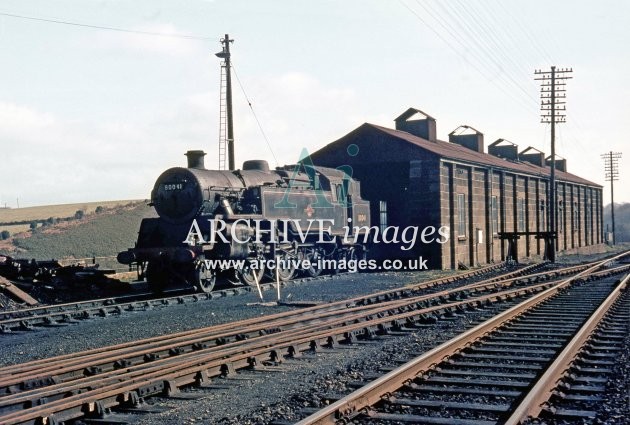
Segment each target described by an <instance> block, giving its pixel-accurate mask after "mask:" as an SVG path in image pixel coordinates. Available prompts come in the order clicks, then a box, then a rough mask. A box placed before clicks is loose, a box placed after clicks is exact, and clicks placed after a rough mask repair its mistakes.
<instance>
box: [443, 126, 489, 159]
mask: <svg viewBox="0 0 630 425" xmlns="http://www.w3.org/2000/svg"><path fill="white" fill-rule="evenodd" d="M448 141H449V142H451V143H455V144H457V145H460V146H463V147H465V148H468V149H470V150H473V151H475V152H480V153H483V133H482V132H480V131H479V130H476V129H474V128H472V127H471V126H469V125H460V126H459V127H457V128H456V129H455V130H453V131H451V132H450V133H449V135H448Z"/></svg>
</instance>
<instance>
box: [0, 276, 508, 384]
mask: <svg viewBox="0 0 630 425" xmlns="http://www.w3.org/2000/svg"><path fill="white" fill-rule="evenodd" d="M516 283H518V281H515V280H513V279H508V280H507V281H505V282H492V283H473V284H470V285H465V286H463V287H459V288H456V289H451V290H447V291H440V292H436V293H430V294H426V295H419V296H415V297H410V298H403V299H397V300H392V301H387V302H386V301H382V302H381V303H379V304H366V305H363V304H361V305H357V306H356V307H349V308H348V307H346V306H343V305H340V307H342V309H340V310H339V309H338V310H335V309H329V308H320V309H316V310H311V311H310V312H309V314H310V315H307V314H306V313H304V312H303V311H298V312H293V314H291V315H287V314H282V315H283V317H282V318H279V319H276V320H266V321H265V323H264V324H263V325H261V324H260V320H259V319H258V318H257V319H250V320H249V321H248V322H250V323H251V322H252V321H253V324H252V325H249V326H244V322H236V323H232V324H227V325H223V326H219V327H215V326H213V327H209V328H202V329H199V330H196V331H186V332H184V333H183V335H182V336H181V337H177V338H172V336H168V337H165V338H163V339H160V340H158V341H157V343H151V344H148V345H147V344H143V341H137V342H135V343H132V344H123V345H124V347H118V346H113V347H109V350H107V351H101V352H99V353H97V354H96V355H94V356H92V355H91V356H84V355H82V354H81V353H78V354H75V355H74V356H70V357H69V356H68V355H66V356H61V357H57V358H49V359H44V360H38V361H35V362H30V363H25V364H22V365H17V367H15V366H11V367H5V368H2V369H0V388H6V387H8V386H11V385H16V384H19V383H20V382H22V381H21V379H23V378H25V377H27V378H28V379H30V380H33V379H40V380H42V381H43V380H45V379H48V378H49V377H50V373H54V374H55V376H56V377H57V378H58V379H61V376H62V375H63V374H66V373H70V374H72V375H76V373H74V372H76V370H77V369H76V367H78V368H79V369H81V370H83V369H85V368H90V367H92V368H94V367H101V368H102V366H103V363H104V362H105V361H107V362H110V363H113V362H114V361H116V360H119V359H120V358H121V357H125V356H127V357H126V359H127V360H129V361H130V362H131V360H130V359H129V356H128V355H129V354H131V355H133V357H135V358H138V357H141V356H144V355H151V354H156V353H157V350H158V349H159V352H160V353H164V352H167V351H168V350H170V349H178V348H181V347H182V344H184V343H185V344H186V345H192V344H199V343H207V342H208V341H209V340H215V339H219V338H222V339H226V338H229V337H234V336H235V335H248V334H249V335H256V334H258V333H260V332H263V331H265V333H266V332H267V331H269V330H276V329H281V328H286V327H288V326H291V325H296V324H297V325H300V326H304V324H305V322H308V321H309V320H317V321H321V320H323V319H326V318H328V317H334V318H335V320H336V321H339V320H358V319H359V318H360V317H361V316H363V315H373V314H379V313H382V312H384V311H387V310H391V309H395V308H401V307H408V306H409V305H414V304H418V303H421V302H427V301H435V300H442V301H443V300H444V299H446V297H447V296H452V295H454V294H457V293H460V292H461V293H464V294H465V296H466V297H470V296H471V295H472V293H473V292H483V291H497V290H499V288H500V287H501V286H504V287H507V286H511V285H515V284H516ZM468 301H472V299H468ZM317 310H320V311H321V312H320V313H319V314H317V315H315V313H317ZM351 314H352V315H353V316H350V317H345V316H348V315H351ZM287 316H288V317H287ZM218 330H221V332H217V331H218ZM230 331H231V332H230ZM235 333H236V334H235ZM176 335H177V336H179V335H178V334H176ZM191 336H192V337H194V339H189V338H190V337H191ZM151 342H153V341H151ZM165 344H166V345H165ZM141 347H144V349H143V350H142V351H138V349H139V348H141ZM67 360H70V361H69V362H68V361H67ZM42 365H43V367H40V366H42ZM72 365H77V366H76V367H75V368H73V367H72ZM34 370H36V371H37V372H38V373H39V375H37V376H34V375H33V374H32V373H33V371H34Z"/></svg>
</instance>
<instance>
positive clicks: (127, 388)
mask: <svg viewBox="0 0 630 425" xmlns="http://www.w3.org/2000/svg"><path fill="white" fill-rule="evenodd" d="M550 285H553V284H552V283H545V284H540V285H536V286H550ZM522 292H526V290H525V289H522V288H519V289H516V290H513V291H505V293H498V294H490V295H486V296H484V297H482V298H481V300H480V301H483V300H486V299H490V298H494V299H501V297H504V296H506V295H509V294H511V293H522ZM469 303H471V301H462V302H458V303H452V304H451V305H449V307H455V306H457V305H465V304H469ZM441 309H444V306H435V307H431V308H428V309H426V310H424V311H423V312H430V311H438V310H441ZM419 314H421V312H420V311H417V312H405V313H403V314H402V315H400V316H397V317H398V318H401V317H402V318H407V317H411V316H413V315H419ZM395 318H396V317H385V318H380V319H377V320H376V321H377V322H380V323H383V322H387V321H391V320H393V319H395ZM365 326H366V324H365V323H352V324H346V325H345V327H343V328H341V329H338V330H337V331H336V333H337V334H343V333H348V332H352V331H356V330H360V329H364V328H365ZM313 327H314V328H315V329H318V333H315V334H310V335H303V336H302V337H301V339H298V340H296V339H295V338H294V337H295V335H283V338H282V339H279V340H274V341H273V342H272V343H271V342H268V341H261V344H260V345H259V346H258V347H256V348H255V347H247V348H246V350H245V352H243V347H242V344H241V346H239V344H237V343H234V344H233V345H234V350H235V352H234V353H233V355H232V356H229V353H228V352H226V351H225V350H227V349H231V348H232V347H226V346H224V347H225V350H224V351H221V352H212V353H209V354H203V353H201V352H199V353H193V355H192V356H186V354H182V355H180V356H176V357H173V358H171V359H169V360H171V361H173V362H177V364H174V365H164V364H160V361H159V360H157V361H155V362H151V363H148V364H146V365H145V368H144V369H142V370H136V371H133V372H132V373H130V374H129V375H131V376H125V375H126V374H127V373H126V372H125V373H122V374H121V375H120V376H117V377H112V379H111V382H108V380H104V379H103V378H102V377H93V378H97V379H98V381H97V382H94V383H93V386H98V385H100V384H103V387H101V388H94V389H91V390H88V391H86V392H80V391H76V390H77V388H74V387H72V386H65V387H64V391H66V392H68V393H70V394H73V393H74V394H76V395H72V396H70V397H68V398H63V399H60V400H55V401H50V402H49V403H46V404H43V405H41V406H33V407H32V408H31V409H28V411H24V412H15V413H9V414H7V415H5V416H2V417H0V420H1V421H2V422H3V423H7V424H12V423H21V422H25V421H29V420H36V419H38V418H42V417H44V418H45V417H47V415H48V416H50V415H54V414H56V413H59V410H60V409H63V410H70V409H75V411H74V413H69V414H70V415H75V416H70V417H77V416H76V415H78V414H79V412H80V411H81V409H83V410H86V409H87V410H88V411H94V410H95V409H97V403H102V402H104V400H106V399H108V398H110V397H113V399H111V400H109V403H112V405H113V404H118V403H119V402H120V401H121V400H122V401H125V400H129V399H130V397H131V398H132V396H131V395H130V394H129V393H130V392H132V391H137V390H139V388H143V387H149V388H159V389H160V390H159V391H161V390H162V388H164V387H166V386H168V387H170V388H171V389H172V388H174V387H176V386H178V385H182V384H188V383H193V382H195V380H196V379H197V378H195V376H197V375H198V374H199V373H201V372H204V371H205V372H206V373H209V371H210V370H212V369H214V371H213V373H215V374H216V373H218V372H220V370H221V369H222V368H225V366H226V363H230V364H232V365H235V364H236V363H239V362H240V364H241V365H247V364H248V363H249V362H248V361H249V360H250V359H252V358H256V357H257V356H263V355H269V354H272V352H278V351H280V350H284V349H290V348H292V347H296V346H300V345H305V346H306V347H309V346H312V342H313V341H314V340H326V339H327V338H328V337H330V336H331V335H333V334H335V332H334V331H331V330H330V329H327V328H328V327H329V326H328V325H327V324H320V325H314V326H313ZM296 332H297V333H299V332H303V330H297V331H296ZM261 338H263V337H261ZM187 354H190V353H187ZM226 356H228V357H227V358H226ZM187 357H192V358H187ZM129 369H133V368H129ZM123 372H124V371H123ZM123 378H124V379H123ZM159 391H158V392H159ZM86 406H87V407H86ZM79 416H80V415H79Z"/></svg>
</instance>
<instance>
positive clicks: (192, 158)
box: [185, 150, 206, 170]
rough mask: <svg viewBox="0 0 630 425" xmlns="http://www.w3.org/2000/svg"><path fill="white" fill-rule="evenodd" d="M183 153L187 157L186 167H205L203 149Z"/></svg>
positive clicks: (201, 168)
mask: <svg viewBox="0 0 630 425" xmlns="http://www.w3.org/2000/svg"><path fill="white" fill-rule="evenodd" d="M185 155H186V157H187V158H188V168H198V169H200V170H204V169H205V168H206V167H205V165H204V163H203V157H204V156H206V153H205V152H204V151H201V150H194V151H188V152H186V153H185Z"/></svg>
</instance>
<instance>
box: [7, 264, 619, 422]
mask: <svg viewBox="0 0 630 425" xmlns="http://www.w3.org/2000/svg"><path fill="white" fill-rule="evenodd" d="M592 259H594V256H588V257H587V256H582V257H580V258H575V257H563V258H562V259H561V261H562V262H566V263H569V262H571V263H575V262H580V261H587V260H592ZM447 273H448V274H450V273H452V272H443V271H428V272H420V273H375V274H345V275H339V276H334V277H326V278H319V279H315V280H311V281H308V282H302V283H301V282H296V283H291V284H289V285H288V286H287V287H285V288H283V289H282V296H283V299H284V300H290V301H323V302H326V301H332V300H337V299H343V298H348V297H352V296H355V295H360V294H367V293H371V292H375V291H378V290H383V289H390V288H394V287H399V286H401V285H404V284H409V283H415V282H419V281H423V280H429V279H433V278H436V277H441V276H444V275H446V274H447ZM264 296H265V299H266V300H267V301H270V300H275V290H274V291H265V292H264ZM258 301H259V299H258V296H257V294H256V293H246V294H242V295H238V296H231V297H226V298H219V299H214V300H211V301H200V302H197V303H191V304H185V305H172V306H168V307H164V308H155V309H153V310H149V311H138V312H133V313H129V312H128V313H125V314H123V315H122V316H112V317H109V318H100V319H92V320H89V321H85V322H81V323H79V324H77V325H73V326H64V327H53V328H49V329H46V330H41V329H40V330H35V331H30V332H17V333H15V334H7V335H1V336H0V365H3V366H4V365H11V364H15V363H22V362H26V361H29V360H33V359H40V358H45V357H50V356H53V355H60V354H66V353H72V352H77V351H82V350H87V349H90V348H95V347H100V346H104V345H111V344H117V343H122V342H127V341H133V340H137V339H140V338H147V337H151V336H156V335H162V334H167V333H173V332H179V331H183V330H188V329H194V328H199V327H203V326H210V325H215V324H219V323H225V322H228V321H235V320H241V319H247V318H252V317H262V316H264V315H266V314H272V313H278V312H281V311H286V310H289V309H291V308H290V307H286V306H261V305H259V304H257V303H258ZM482 314H484V313H483V312H475V313H470V314H467V315H466V316H463V317H456V318H454V319H453V320H444V321H440V322H438V323H436V324H434V325H430V326H426V327H423V328H419V329H418V330H416V331H414V332H407V333H405V334H404V335H402V336H397V337H393V336H392V337H385V338H379V339H377V340H375V341H373V342H369V343H361V344H357V345H356V346H352V347H350V348H339V349H334V350H322V351H321V352H318V353H315V354H311V355H305V356H304V357H303V358H301V359H299V360H290V361H287V362H284V363H282V364H281V365H280V366H278V367H277V368H274V369H275V370H273V371H265V372H262V371H245V372H240V373H238V374H237V375H235V376H234V377H230V378H226V379H216V380H215V381H214V382H213V384H214V385H215V387H214V388H212V389H191V390H189V391H187V394H188V393H190V394H194V395H199V396H202V398H200V399H198V400H175V399H162V398H152V399H149V400H148V401H147V404H151V405H153V406H165V407H168V408H169V410H167V411H166V412H163V413H159V414H155V413H154V414H150V415H137V422H138V423H140V424H153V423H165V424H181V423H206V424H230V425H236V424H239V425H240V424H243V425H247V424H268V423H270V422H272V421H273V420H278V419H283V420H287V421H293V420H296V419H299V418H300V417H301V416H302V414H298V413H297V412H299V411H300V409H302V408H304V407H307V408H310V407H320V406H321V405H322V403H323V400H324V398H325V397H326V396H327V395H331V394H332V395H334V394H345V393H348V392H349V391H350V390H351V389H352V388H349V387H348V385H347V384H348V383H350V382H352V381H355V380H361V379H362V378H363V377H365V376H367V375H369V374H372V373H374V372H376V371H378V370H379V369H380V368H382V367H393V366H396V365H398V364H399V363H398V362H399V361H406V360H409V359H410V358H412V357H415V356H416V355H418V354H420V353H422V352H424V351H426V350H427V349H429V348H430V347H433V346H435V345H437V344H439V343H440V342H442V341H445V340H447V339H449V338H451V337H453V336H454V335H456V334H457V333H460V332H461V331H462V330H464V329H465V327H466V326H467V325H468V324H469V322H470V321H471V320H475V318H476V317H478V316H480V315H482ZM88 336H89V337H88ZM627 354H628V351H627V350H626V355H627ZM626 359H627V357H626ZM627 372H628V366H627V364H626V369H625V373H626V375H625V377H626V378H627ZM626 382H627V381H626ZM621 391H623V389H622V390H621ZM619 400H623V396H622V395H619ZM619 403H621V401H619ZM626 407H627V405H626Z"/></svg>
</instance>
